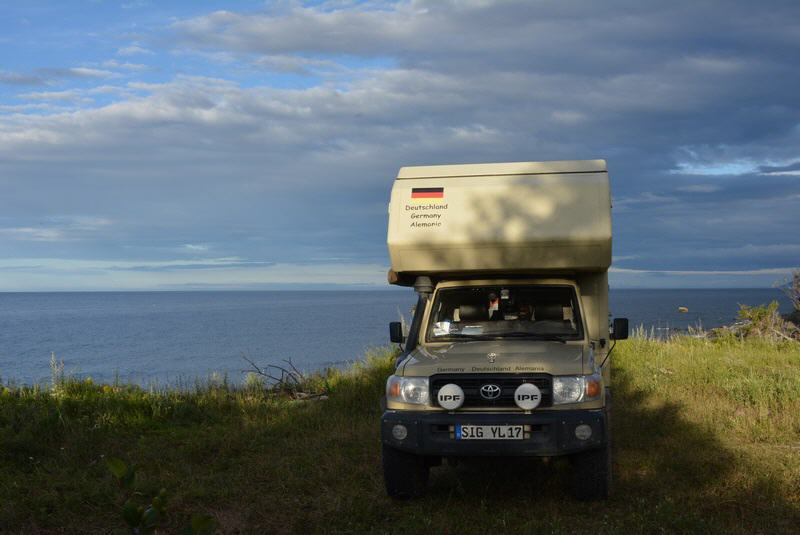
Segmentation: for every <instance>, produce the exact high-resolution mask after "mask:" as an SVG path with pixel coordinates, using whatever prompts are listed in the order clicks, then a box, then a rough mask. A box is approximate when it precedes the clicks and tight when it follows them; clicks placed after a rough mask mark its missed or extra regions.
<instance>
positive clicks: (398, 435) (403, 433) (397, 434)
mask: <svg viewBox="0 0 800 535" xmlns="http://www.w3.org/2000/svg"><path fill="white" fill-rule="evenodd" d="M591 432H592V431H591V429H590V430H589V433H591ZM392 436H393V437H394V438H395V439H396V440H403V439H405V438H406V437H407V436H408V429H406V426H404V425H402V424H397V425H396V426H394V427H392Z"/></svg>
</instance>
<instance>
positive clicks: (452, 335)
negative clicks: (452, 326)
mask: <svg viewBox="0 0 800 535" xmlns="http://www.w3.org/2000/svg"><path fill="white" fill-rule="evenodd" d="M437 338H438V337H437ZM442 338H463V339H464V340H497V337H496V336H489V335H486V334H464V333H450V334H446V335H444V336H442Z"/></svg>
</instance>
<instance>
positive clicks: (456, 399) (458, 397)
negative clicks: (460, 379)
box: [436, 383, 464, 411]
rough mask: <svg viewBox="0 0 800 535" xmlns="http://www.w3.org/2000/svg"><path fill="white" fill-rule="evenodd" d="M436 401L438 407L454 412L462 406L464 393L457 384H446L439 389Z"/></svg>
mask: <svg viewBox="0 0 800 535" xmlns="http://www.w3.org/2000/svg"><path fill="white" fill-rule="evenodd" d="M436 401H438V402H439V406H440V407H442V408H444V409H447V410H449V411H454V410H456V409H457V408H459V407H460V406H461V405H463V404H464V391H463V390H462V389H461V387H460V386H458V385H457V384H453V383H448V384H446V385H444V386H443V387H442V388H440V389H439V393H438V394H436Z"/></svg>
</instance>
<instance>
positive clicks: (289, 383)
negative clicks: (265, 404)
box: [242, 355, 328, 399]
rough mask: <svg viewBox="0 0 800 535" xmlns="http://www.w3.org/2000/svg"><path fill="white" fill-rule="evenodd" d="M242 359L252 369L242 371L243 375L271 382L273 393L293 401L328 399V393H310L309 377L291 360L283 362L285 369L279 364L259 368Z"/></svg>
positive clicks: (250, 361)
mask: <svg viewBox="0 0 800 535" xmlns="http://www.w3.org/2000/svg"><path fill="white" fill-rule="evenodd" d="M242 358H243V359H244V360H245V362H247V363H248V364H249V365H250V368H249V369H247V370H242V373H255V374H256V375H259V376H261V377H264V378H265V379H267V380H268V381H270V384H269V385H268V390H269V391H271V392H272V393H275V394H288V395H289V396H290V397H292V398H293V399H327V397H328V393H327V392H326V391H322V392H313V391H309V389H310V387H311V385H310V382H309V379H308V377H307V376H306V375H305V374H304V373H303V372H301V371H300V370H299V369H298V368H297V366H295V365H294V363H293V362H292V360H291V359H283V362H284V363H286V367H284V366H279V365H277V364H267V365H266V366H259V365H258V364H256V363H255V362H253V361H252V360H251V359H249V358H247V356H245V355H242Z"/></svg>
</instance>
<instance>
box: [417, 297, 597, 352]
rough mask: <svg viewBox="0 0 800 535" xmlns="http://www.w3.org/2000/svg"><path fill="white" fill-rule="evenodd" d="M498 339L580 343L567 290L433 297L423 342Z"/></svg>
mask: <svg viewBox="0 0 800 535" xmlns="http://www.w3.org/2000/svg"><path fill="white" fill-rule="evenodd" d="M470 338H477V339H486V338H490V339H500V338H531V339H536V338H557V339H562V340H578V339H582V338H583V329H582V327H581V320H580V309H579V307H578V300H577V298H576V296H575V291H574V289H573V288H572V287H570V286H543V285H516V286H514V285H511V286H471V287H467V288H446V289H442V290H439V291H437V292H436V295H435V297H434V302H433V305H432V307H431V317H430V323H429V325H428V331H427V341H429V342H441V341H456V340H469V339H470Z"/></svg>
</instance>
